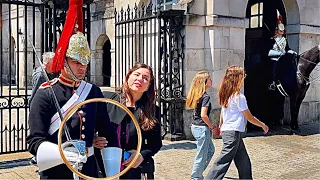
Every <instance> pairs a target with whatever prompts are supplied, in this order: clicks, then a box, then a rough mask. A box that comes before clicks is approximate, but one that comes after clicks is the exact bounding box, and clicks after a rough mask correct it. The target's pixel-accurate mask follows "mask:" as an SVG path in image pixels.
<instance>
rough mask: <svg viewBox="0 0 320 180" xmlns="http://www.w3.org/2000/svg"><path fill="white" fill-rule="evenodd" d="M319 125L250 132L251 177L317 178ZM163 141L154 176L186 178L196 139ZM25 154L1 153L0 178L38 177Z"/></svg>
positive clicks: (319, 167)
mask: <svg viewBox="0 0 320 180" xmlns="http://www.w3.org/2000/svg"><path fill="white" fill-rule="evenodd" d="M319 125H320V124H311V125H305V126H302V127H301V130H302V132H304V134H303V135H299V136H298V135H288V129H286V128H281V129H280V130H279V128H278V129H276V130H273V131H271V133H269V135H268V136H264V135H263V134H262V133H250V134H249V135H248V137H247V138H245V139H244V142H245V145H246V148H247V151H248V153H249V156H250V158H251V163H252V170H253V177H254V179H320V143H319V142H320V133H319V127H320V126H319ZM163 143H164V145H163V147H162V149H161V151H160V152H159V153H158V154H157V155H156V156H155V161H156V178H157V179H161V180H162V179H173V180H180V179H181V180H184V179H189V176H190V172H191V168H192V163H193V158H194V156H195V153H196V144H195V141H178V142H169V141H163ZM214 145H215V147H216V152H215V154H214V157H213V160H212V161H211V163H210V164H209V168H211V167H212V165H213V162H214V160H215V159H216V158H217V156H218V155H219V153H220V151H221V147H222V141H221V139H217V140H214ZM28 157H30V155H29V154H28V153H20V154H10V155H2V156H0V159H1V160H0V161H1V162H0V179H38V176H37V174H36V172H35V171H36V170H37V168H36V167H35V166H30V165H29V164H28V163H29V162H28V159H26V158H28ZM12 159H17V160H14V161H12ZM209 168H208V169H209ZM208 169H207V170H206V171H205V173H204V175H206V174H207V172H208ZM237 178H238V174H237V170H236V168H235V166H234V164H233V163H232V164H231V166H230V169H229V171H228V173H227V174H226V176H225V179H237Z"/></svg>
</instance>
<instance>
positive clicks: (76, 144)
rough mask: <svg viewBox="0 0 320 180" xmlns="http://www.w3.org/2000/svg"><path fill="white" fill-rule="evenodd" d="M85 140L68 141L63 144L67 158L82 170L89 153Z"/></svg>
mask: <svg viewBox="0 0 320 180" xmlns="http://www.w3.org/2000/svg"><path fill="white" fill-rule="evenodd" d="M85 147H86V146H85V142H84V141H77V140H76V141H67V142H65V143H63V144H62V149H63V152H64V155H65V157H66V159H67V160H68V161H69V162H70V164H71V165H72V166H73V168H75V169H78V170H81V169H82V165H83V163H86V162H87V155H86V150H85Z"/></svg>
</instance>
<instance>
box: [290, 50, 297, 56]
mask: <svg viewBox="0 0 320 180" xmlns="http://www.w3.org/2000/svg"><path fill="white" fill-rule="evenodd" d="M288 53H290V54H295V55H297V52H295V51H292V50H289V51H288Z"/></svg>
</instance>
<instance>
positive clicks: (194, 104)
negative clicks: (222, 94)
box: [186, 71, 215, 180]
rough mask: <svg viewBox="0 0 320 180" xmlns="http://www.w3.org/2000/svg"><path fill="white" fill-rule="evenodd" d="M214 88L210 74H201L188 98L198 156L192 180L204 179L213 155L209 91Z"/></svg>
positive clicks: (195, 80)
mask: <svg viewBox="0 0 320 180" xmlns="http://www.w3.org/2000/svg"><path fill="white" fill-rule="evenodd" d="M211 87H212V80H211V77H210V74H209V73H208V72H205V71H202V72H199V73H198V74H197V75H196V76H195V77H194V78H193V81H192V84H191V88H190V91H189V94H188V97H187V101H186V106H187V108H190V109H194V116H193V120H192V125H191V132H192V135H193V136H194V138H195V139H196V140H197V154H196V156H195V158H194V163H193V168H192V173H191V179H194V180H198V179H200V180H201V179H203V175H202V173H203V171H204V170H205V169H206V168H207V166H208V164H209V162H210V160H211V158H212V156H213V154H214V150H215V149H214V145H213V143H212V140H211V135H210V134H211V131H213V130H214V128H215V127H214V125H213V124H212V123H211V121H210V120H209V114H210V111H211V103H210V96H209V95H208V94H207V92H206V91H207V90H208V89H209V88H211Z"/></svg>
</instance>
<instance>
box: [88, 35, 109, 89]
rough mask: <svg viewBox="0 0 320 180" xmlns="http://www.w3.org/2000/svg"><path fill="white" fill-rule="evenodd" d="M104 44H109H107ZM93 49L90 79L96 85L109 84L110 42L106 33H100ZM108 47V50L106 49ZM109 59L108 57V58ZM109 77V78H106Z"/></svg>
mask: <svg viewBox="0 0 320 180" xmlns="http://www.w3.org/2000/svg"><path fill="white" fill-rule="evenodd" d="M106 44H109V46H107V45H106ZM95 47H96V48H95V50H94V51H93V52H92V64H91V69H90V70H91V72H92V74H91V79H92V82H93V83H95V84H96V85H98V86H109V87H110V86H111V84H110V78H108V77H109V75H110V76H111V43H110V39H109V37H108V36H107V35H106V34H101V35H100V36H99V37H98V38H97V41H96V46H95ZM108 47H109V50H108ZM107 57H108V58H109V59H108V58H107ZM107 79H109V80H107Z"/></svg>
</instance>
